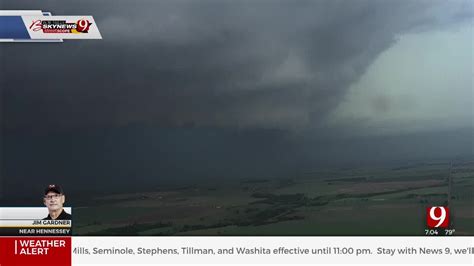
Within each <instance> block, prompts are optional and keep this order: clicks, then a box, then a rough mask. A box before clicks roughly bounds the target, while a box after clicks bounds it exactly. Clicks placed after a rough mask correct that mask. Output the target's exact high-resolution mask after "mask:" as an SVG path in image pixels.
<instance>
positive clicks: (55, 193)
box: [43, 184, 72, 220]
mask: <svg viewBox="0 0 474 266" xmlns="http://www.w3.org/2000/svg"><path fill="white" fill-rule="evenodd" d="M65 201H66V196H65V195H64V191H63V189H62V188H61V187H60V186H58V185H54V184H53V185H48V187H46V189H45V190H44V198H43V203H44V205H45V206H46V207H48V212H49V214H48V217H46V218H44V219H43V220H71V218H72V216H71V215H70V214H69V213H67V212H66V211H65V210H64V209H63V205H64V202H65Z"/></svg>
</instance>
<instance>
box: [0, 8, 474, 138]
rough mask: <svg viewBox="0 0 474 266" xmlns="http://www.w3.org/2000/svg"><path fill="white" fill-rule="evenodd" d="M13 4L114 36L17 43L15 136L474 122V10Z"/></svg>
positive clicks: (9, 48) (12, 106)
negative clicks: (138, 127) (89, 19)
mask: <svg viewBox="0 0 474 266" xmlns="http://www.w3.org/2000/svg"><path fill="white" fill-rule="evenodd" d="M2 3H3V8H4V9H42V10H48V11H52V12H53V13H54V14H57V15H80V14H91V15H93V16H95V19H96V21H97V24H98V26H99V28H100V30H101V32H102V34H103V37H104V40H102V41H66V42H65V43H63V44H20V45H19V44H6V45H5V44H3V45H2V47H1V49H2V50H1V51H2V55H1V56H2V62H3V64H4V68H5V69H4V70H3V72H2V76H3V77H2V78H3V79H5V80H6V88H3V93H4V101H3V104H5V108H4V111H5V114H4V118H5V120H6V121H5V122H6V127H7V128H9V129H19V128H23V129H24V130H32V129H47V130H53V129H60V128H64V127H65V128H68V127H73V128H76V127H90V126H97V125H105V126H117V125H126V124H129V123H135V122H138V123H141V122H144V123H148V124H158V125H160V124H161V125H171V126H180V125H187V124H194V125H197V126H199V125H208V126H231V127H264V128H283V129H307V128H318V127H321V126H324V127H327V126H328V125H330V126H331V127H332V126H334V127H343V128H345V127H351V126H354V125H357V127H361V126H362V127H364V126H367V127H377V128H378V129H379V130H380V132H386V131H387V132H388V131H393V130H392V128H393V127H394V126H395V127H398V125H403V127H404V128H411V129H415V128H416V127H417V126H418V127H419V126H420V123H421V125H422V128H426V127H429V128H431V129H436V128H445V127H447V126H448V127H466V126H469V124H472V121H473V109H472V108H473V103H472V98H473V97H472V91H473V85H472V84H473V83H472V81H473V80H472V78H473V68H472V65H473V34H472V17H473V4H472V2H471V1H461V0H455V1H444V0H442V1H433V0H429V1H419V0H412V1H360V0H353V1H351V0H346V1H296V2H295V1H209V0H204V1H203V0H201V1H123V0H122V1H75V2H68V3H67V4H66V3H65V2H64V1H41V3H38V2H37V1H5V0H3V1H2ZM112 3H113V4H112ZM344 130H345V129H344ZM371 131H372V129H371Z"/></svg>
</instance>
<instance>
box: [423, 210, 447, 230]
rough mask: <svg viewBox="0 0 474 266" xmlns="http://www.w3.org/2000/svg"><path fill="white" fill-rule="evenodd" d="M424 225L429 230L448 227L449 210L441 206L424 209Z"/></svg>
mask: <svg viewBox="0 0 474 266" xmlns="http://www.w3.org/2000/svg"><path fill="white" fill-rule="evenodd" d="M426 224H427V226H428V227H429V228H447V227H448V226H449V208H448V207H442V206H433V207H428V208H426Z"/></svg>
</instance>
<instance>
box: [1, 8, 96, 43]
mask: <svg viewBox="0 0 474 266" xmlns="http://www.w3.org/2000/svg"><path fill="white" fill-rule="evenodd" d="M62 39H102V36H101V34H100V32H99V28H98V27H97V24H96V22H95V20H94V18H93V17H92V16H53V15H51V13H50V12H43V11H41V10H0V41H1V42H37V41H40V42H41V41H55V42H57V41H62Z"/></svg>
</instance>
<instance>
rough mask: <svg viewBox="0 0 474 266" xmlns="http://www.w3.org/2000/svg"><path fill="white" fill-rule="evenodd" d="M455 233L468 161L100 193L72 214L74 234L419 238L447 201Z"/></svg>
mask: <svg viewBox="0 0 474 266" xmlns="http://www.w3.org/2000/svg"><path fill="white" fill-rule="evenodd" d="M451 171H452V176H453V178H452V180H453V185H452V191H451V201H450V205H449V207H450V210H451V212H452V222H453V223H452V228H454V229H455V234H456V235H474V210H473V202H474V198H473V191H474V163H473V162H470V163H464V164H462V165H461V166H459V167H457V168H456V167H454V168H451V167H450V164H449V163H447V162H446V163H419V164H413V165H407V166H402V167H392V168H389V167H386V168H381V167H379V168H374V169H367V168H360V169H356V168H354V169H342V170H337V169H336V170H334V169H329V170H326V169H325V170H321V171H314V172H311V173H305V174H304V175H300V176H298V177H293V178H286V179H271V178H267V179H245V180H233V181H229V180H225V181H222V180H212V181H209V182H207V183H200V184H199V185H190V186H187V187H184V188H179V189H178V188H168V189H162V190H160V191H156V192H144V193H130V194H117V195H106V196H102V197H100V198H96V199H94V200H93V201H91V203H90V204H86V205H85V206H81V207H79V208H75V209H74V218H75V219H74V227H73V230H74V234H76V235H237V236H238V235H321V236H322V235H354V236H357V235H424V233H425V231H424V229H425V212H426V207H428V206H439V205H443V206H444V205H446V204H447V202H448V190H449V189H448V188H449V186H448V176H449V175H450V172H451Z"/></svg>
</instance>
